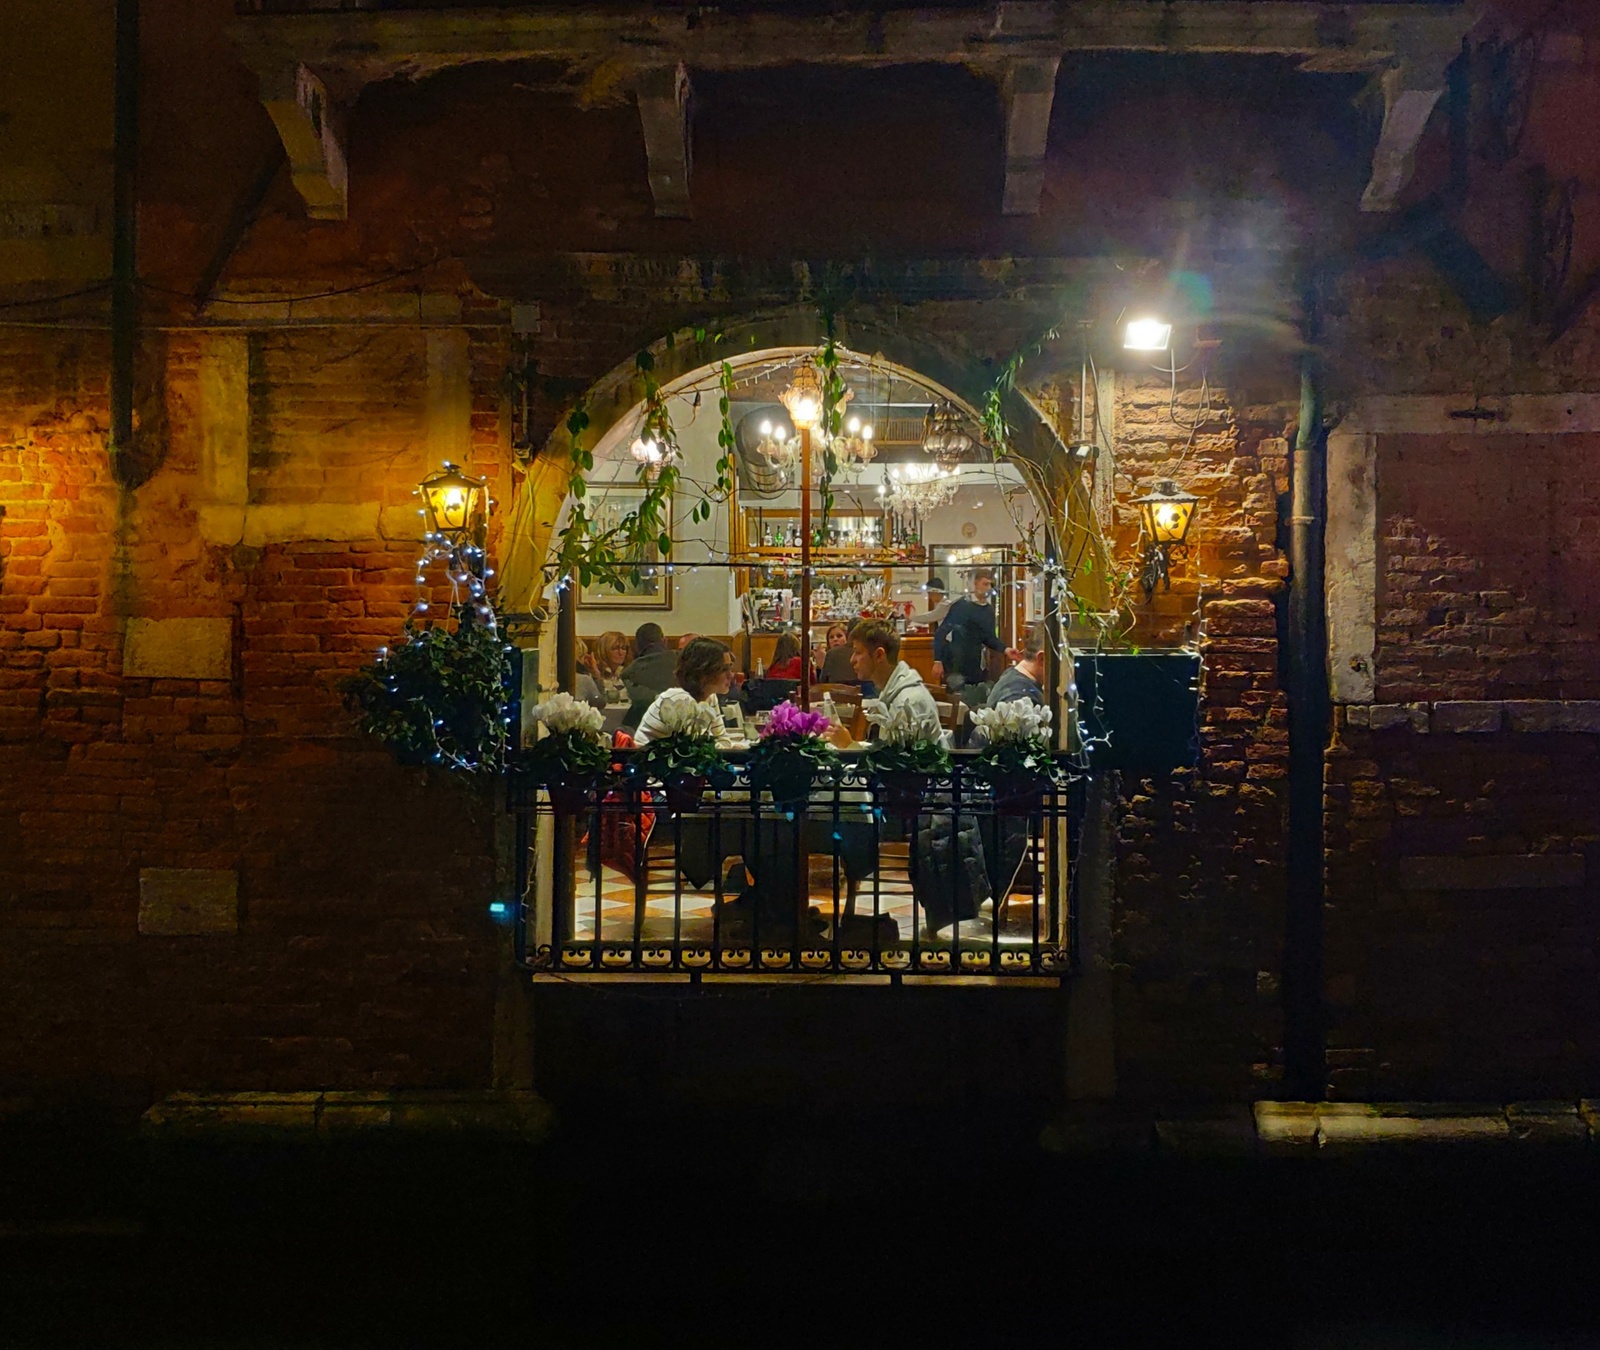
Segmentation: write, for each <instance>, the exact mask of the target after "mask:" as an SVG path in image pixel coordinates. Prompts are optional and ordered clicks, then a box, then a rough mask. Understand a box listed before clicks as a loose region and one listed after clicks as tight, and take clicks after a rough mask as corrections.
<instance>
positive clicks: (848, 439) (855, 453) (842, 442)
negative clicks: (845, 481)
mask: <svg viewBox="0 0 1600 1350" xmlns="http://www.w3.org/2000/svg"><path fill="white" fill-rule="evenodd" d="M847 394H848V391H847ZM873 435H874V432H873V430H872V423H871V422H863V421H862V420H861V419H860V418H859V417H851V418H850V419H849V420H848V421H847V422H846V423H845V424H844V430H843V431H842V432H840V433H839V435H837V436H835V437H834V438H833V439H832V440H831V441H829V443H828V448H829V449H830V450H832V451H833V454H834V458H835V459H837V460H838V461H839V468H840V469H841V470H842V471H845V472H849V473H852V474H857V473H860V472H861V470H862V469H864V468H866V467H867V465H869V464H871V463H872V461H873V460H874V459H876V458H877V455H878V447H877V446H876V445H874V444H873V443H872V437H873Z"/></svg>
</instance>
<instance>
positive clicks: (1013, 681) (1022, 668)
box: [987, 623, 1050, 708]
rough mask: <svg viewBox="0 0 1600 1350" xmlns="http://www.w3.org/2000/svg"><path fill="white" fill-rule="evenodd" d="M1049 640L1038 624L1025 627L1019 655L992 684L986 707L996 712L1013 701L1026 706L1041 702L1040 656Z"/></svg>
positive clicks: (1042, 696)
mask: <svg viewBox="0 0 1600 1350" xmlns="http://www.w3.org/2000/svg"><path fill="white" fill-rule="evenodd" d="M1049 640H1050V638H1049V634H1048V633H1046V631H1045V626H1044V625H1043V624H1042V623H1031V624H1029V625H1028V631H1027V634H1026V635H1025V636H1024V637H1023V639H1022V654H1021V655H1020V656H1019V657H1018V658H1017V663H1016V664H1015V665H1014V666H1012V667H1010V669H1008V670H1007V671H1006V672H1005V674H1003V675H1002V676H1001V677H1000V678H999V679H998V680H996V681H995V682H994V688H992V689H991V690H989V701H988V705H987V706H988V707H991V708H998V707H999V706H1000V705H1001V704H1002V703H1009V702H1011V700H1012V699H1017V698H1025V699H1027V700H1028V702H1030V703H1039V704H1042V703H1043V702H1044V670H1045V660H1044V653H1045V646H1046V644H1047V643H1048V642H1049Z"/></svg>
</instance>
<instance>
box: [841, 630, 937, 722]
mask: <svg viewBox="0 0 1600 1350" xmlns="http://www.w3.org/2000/svg"><path fill="white" fill-rule="evenodd" d="M850 667H851V669H852V670H854V671H855V673H856V678H857V679H858V680H871V681H872V683H873V684H874V685H875V686H876V687H877V689H878V701H879V702H880V703H882V704H883V708H884V711H885V712H888V711H889V710H890V709H892V708H895V707H898V706H900V705H901V704H905V705H906V706H907V707H909V708H910V709H911V710H912V712H913V713H914V715H915V716H916V717H917V718H918V719H919V720H922V721H924V722H926V723H927V724H928V725H929V726H930V728H931V730H930V734H931V735H933V736H937V735H938V734H939V706H938V704H936V703H935V702H934V701H933V695H932V694H930V693H929V692H928V686H927V685H925V684H923V682H922V676H920V675H918V674H917V672H916V671H915V670H913V669H912V668H911V667H910V666H908V665H907V664H906V663H905V662H904V661H902V660H901V659H900V635H899V634H898V633H896V632H895V631H894V629H892V628H890V627H889V625H888V624H886V623H879V622H878V621H877V620H875V619H869V620H868V621H867V622H865V623H858V624H857V625H856V626H855V628H854V630H853V631H852V632H851V634H850Z"/></svg>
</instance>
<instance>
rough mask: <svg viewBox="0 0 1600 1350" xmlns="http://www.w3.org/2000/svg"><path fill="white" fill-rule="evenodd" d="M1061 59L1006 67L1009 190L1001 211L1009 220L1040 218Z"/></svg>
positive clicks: (1004, 94) (1026, 61)
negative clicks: (1040, 197)
mask: <svg viewBox="0 0 1600 1350" xmlns="http://www.w3.org/2000/svg"><path fill="white" fill-rule="evenodd" d="M1060 67H1061V58H1060V57H1046V58H1039V59H1031V60H1023V61H1012V62H1010V63H1009V64H1008V65H1007V67H1006V75H1005V83H1004V85H1003V86H1002V88H1003V97H1004V99H1005V105H1006V186H1005V195H1004V197H1003V198H1002V200H1001V204H1000V210H1001V212H1002V213H1003V214H1005V215H1008V216H1036V215H1038V214H1039V194H1040V193H1041V191H1042V190H1043V188H1044V159H1045V149H1046V147H1047V144H1048V141H1049V136H1050V108H1051V105H1052V104H1053V103H1054V102H1055V97H1056V72H1057V71H1058V70H1059V69H1060Z"/></svg>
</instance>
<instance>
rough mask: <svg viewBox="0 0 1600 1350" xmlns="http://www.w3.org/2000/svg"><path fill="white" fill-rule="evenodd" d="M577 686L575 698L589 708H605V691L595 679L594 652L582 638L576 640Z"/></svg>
mask: <svg viewBox="0 0 1600 1350" xmlns="http://www.w3.org/2000/svg"><path fill="white" fill-rule="evenodd" d="M577 685H578V687H577V696H578V697H579V698H581V699H582V700H583V701H584V702H585V703H587V704H588V705H589V706H590V707H591V708H600V709H604V708H605V706H606V695H605V690H603V689H602V688H601V687H600V681H599V680H598V679H596V678H595V657H594V652H593V650H592V649H591V648H590V646H589V644H588V643H587V642H585V641H584V640H583V639H582V638H579V639H578V681H577Z"/></svg>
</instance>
